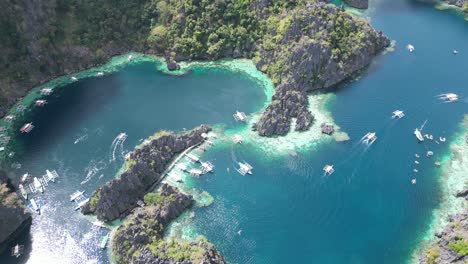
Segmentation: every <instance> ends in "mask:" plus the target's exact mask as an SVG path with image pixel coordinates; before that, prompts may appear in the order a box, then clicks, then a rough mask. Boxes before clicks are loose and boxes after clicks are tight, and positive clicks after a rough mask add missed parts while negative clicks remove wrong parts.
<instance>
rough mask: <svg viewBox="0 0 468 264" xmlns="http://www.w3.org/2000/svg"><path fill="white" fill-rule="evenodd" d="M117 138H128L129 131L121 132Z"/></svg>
mask: <svg viewBox="0 0 468 264" xmlns="http://www.w3.org/2000/svg"><path fill="white" fill-rule="evenodd" d="M117 138H118V139H120V140H124V139H127V133H120V134H119V135H118V136H117Z"/></svg>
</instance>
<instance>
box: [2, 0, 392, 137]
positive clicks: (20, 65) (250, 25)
mask: <svg viewBox="0 0 468 264" xmlns="http://www.w3.org/2000/svg"><path fill="white" fill-rule="evenodd" d="M0 16H1V17H2V19H1V20H0V34H2V36H5V40H4V41H2V43H0V48H1V49H0V54H2V56H0V57H1V58H2V59H0V87H1V88H0V89H1V93H0V116H2V115H4V114H5V113H6V111H7V110H8V109H9V108H10V107H11V106H12V105H13V104H14V103H15V102H16V101H17V99H18V98H20V97H21V96H24V95H25V94H26V92H27V91H28V90H30V89H31V87H33V86H36V85H38V84H41V83H44V82H46V81H47V80H50V79H52V78H55V77H57V76H60V75H63V74H70V73H73V72H76V71H81V70H83V69H85V68H89V67H92V66H95V65H97V64H101V63H103V62H104V61H105V60H106V59H108V58H110V57H112V56H115V55H118V54H123V53H126V52H128V51H137V52H142V53H145V54H155V55H159V56H164V57H165V58H166V61H167V66H168V68H169V69H171V70H177V69H179V65H178V64H177V62H179V61H188V60H217V59H221V58H247V59H252V60H254V61H255V62H256V64H257V68H258V69H259V70H261V71H263V72H265V73H267V75H268V76H269V77H270V78H272V80H273V82H274V84H275V86H276V94H275V95H274V97H273V100H272V103H271V105H270V107H268V108H267V109H266V110H265V113H264V114H263V116H262V118H261V119H260V120H259V121H258V122H257V123H256V124H255V125H254V128H255V129H256V130H257V131H258V133H259V134H260V135H262V136H273V135H284V134H286V133H287V132H288V131H289V129H290V123H291V122H292V119H293V118H295V120H296V125H295V129H296V130H298V131H303V130H307V129H309V128H310V126H311V124H312V122H313V120H314V118H313V113H310V111H309V110H308V109H307V103H308V100H307V98H306V92H307V91H310V90H314V89H321V88H328V87H331V86H334V85H336V84H338V83H340V82H342V81H343V80H345V79H347V78H349V77H351V75H352V74H354V73H356V72H357V71H359V70H361V69H363V68H364V67H365V66H367V65H368V64H369V63H370V61H371V59H372V58H373V57H374V56H375V55H376V54H377V53H378V52H379V51H380V50H382V49H383V48H384V47H386V46H388V45H389V40H388V39H387V38H386V37H385V36H384V35H383V34H382V33H381V32H378V31H375V30H374V29H373V28H372V27H371V26H370V25H369V24H368V23H367V22H366V21H364V20H362V19H360V18H356V17H353V16H351V15H350V14H347V13H346V12H345V11H344V10H343V9H342V8H339V7H336V6H334V5H332V4H326V3H324V1H321V0H309V1H304V0H294V1H279V0H269V1H262V0H247V1H233V0H227V1H202V2H197V3H195V2H190V1H175V0H165V1H163V0H157V1H150V0H137V1H130V2H129V1H124V0H117V1H110V0H103V1H100V2H99V3H96V2H94V1H71V2H64V1H53V0H44V1H39V2H34V3H30V2H28V1H24V0H20V1H12V0H8V1H6V2H5V3H2V4H0ZM103 18H105V19H103ZM16 24H19V25H22V26H18V27H15V26H14V25H16ZM23 25H24V26H23ZM67 26H68V27H71V28H67Z"/></svg>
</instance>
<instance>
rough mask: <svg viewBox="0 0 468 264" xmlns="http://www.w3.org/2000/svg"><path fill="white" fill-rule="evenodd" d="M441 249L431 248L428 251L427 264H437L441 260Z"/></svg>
mask: <svg viewBox="0 0 468 264" xmlns="http://www.w3.org/2000/svg"><path fill="white" fill-rule="evenodd" d="M439 254H440V249H439V248H438V247H431V248H429V249H428V250H427V251H426V259H427V261H426V264H435V263H437V259H438V258H439Z"/></svg>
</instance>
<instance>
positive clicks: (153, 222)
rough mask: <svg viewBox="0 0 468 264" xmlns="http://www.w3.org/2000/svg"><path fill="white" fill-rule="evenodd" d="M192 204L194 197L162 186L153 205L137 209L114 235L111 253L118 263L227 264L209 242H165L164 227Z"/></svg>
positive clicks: (201, 240)
mask: <svg viewBox="0 0 468 264" xmlns="http://www.w3.org/2000/svg"><path fill="white" fill-rule="evenodd" d="M192 203H193V200H192V197H191V196H189V195H185V194H183V193H180V192H179V191H178V190H177V189H176V188H174V187H171V186H169V185H166V184H164V185H162V186H161V189H160V191H159V192H158V199H157V201H154V204H149V205H146V206H145V207H143V208H137V209H136V210H135V211H134V212H133V213H132V214H131V215H130V216H129V218H128V219H127V221H126V223H125V224H123V225H122V226H120V227H119V228H118V229H117V231H116V232H115V234H114V236H113V239H112V240H111V241H112V251H113V252H114V255H115V257H116V261H117V263H133V264H146V263H161V264H162V263H164V264H172V263H186V264H189V263H194V264H199V263H206V264H222V263H225V262H224V259H223V257H222V256H221V255H220V254H219V253H218V252H217V251H216V249H215V248H214V247H213V246H212V245H211V244H209V243H208V242H207V241H206V240H204V239H200V240H199V241H197V242H191V243H187V242H178V241H175V240H172V241H165V240H163V233H164V228H165V227H166V226H167V224H169V222H170V221H172V220H173V219H175V218H177V217H178V216H179V215H180V214H181V213H182V212H183V211H184V210H185V209H186V208H188V207H190V206H191V205H192Z"/></svg>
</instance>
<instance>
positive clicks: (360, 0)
mask: <svg viewBox="0 0 468 264" xmlns="http://www.w3.org/2000/svg"><path fill="white" fill-rule="evenodd" d="M345 2H346V3H347V4H348V5H349V6H351V7H355V8H359V9H367V8H369V0H345Z"/></svg>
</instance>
